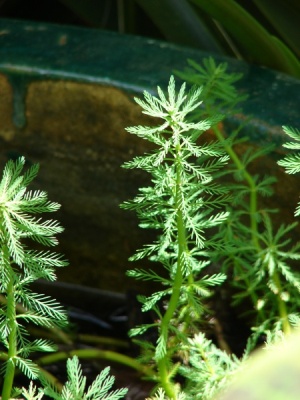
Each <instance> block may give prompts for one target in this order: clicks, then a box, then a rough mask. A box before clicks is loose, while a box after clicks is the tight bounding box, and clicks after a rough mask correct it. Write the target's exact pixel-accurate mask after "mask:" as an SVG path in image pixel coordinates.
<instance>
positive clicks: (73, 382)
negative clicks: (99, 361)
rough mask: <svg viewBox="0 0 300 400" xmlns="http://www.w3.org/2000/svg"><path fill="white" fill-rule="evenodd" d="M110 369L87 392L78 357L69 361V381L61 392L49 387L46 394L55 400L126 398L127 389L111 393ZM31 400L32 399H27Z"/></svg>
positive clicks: (113, 399) (100, 375)
mask: <svg viewBox="0 0 300 400" xmlns="http://www.w3.org/2000/svg"><path fill="white" fill-rule="evenodd" d="M109 371H110V368H109V367H106V368H105V369H104V370H103V371H101V373H100V374H99V375H98V376H97V377H96V379H95V380H94V381H93V382H92V384H91V385H90V386H89V387H88V388H87V390H86V378H85V377H84V376H83V375H82V369H81V366H80V364H79V360H78V358H77V357H76V356H74V357H73V358H70V359H68V361H67V374H68V380H67V382H66V383H65V385H64V386H63V389H62V391H61V392H58V391H57V390H56V389H55V388H52V387H51V386H47V384H45V386H46V388H45V389H44V393H45V394H46V395H47V396H49V397H51V398H52V399H54V400H118V399H122V398H124V396H125V394H126V393H127V389H117V390H114V391H110V389H111V388H112V386H113V384H114V381H115V379H114V377H113V376H110V375H109ZM27 400H30V399H27Z"/></svg>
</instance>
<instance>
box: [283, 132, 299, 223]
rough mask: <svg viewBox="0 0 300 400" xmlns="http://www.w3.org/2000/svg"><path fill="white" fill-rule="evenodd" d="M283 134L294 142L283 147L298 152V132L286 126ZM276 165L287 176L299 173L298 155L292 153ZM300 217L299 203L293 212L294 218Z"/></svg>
mask: <svg viewBox="0 0 300 400" xmlns="http://www.w3.org/2000/svg"><path fill="white" fill-rule="evenodd" d="M283 130H284V132H285V133H286V134H287V135H288V136H289V137H290V138H291V139H293V140H294V141H293V142H287V143H285V144H284V145H283V146H284V147H286V148H287V149H291V150H300V143H299V142H300V131H299V130H298V129H296V128H291V127H288V126H284V127H283ZM278 165H280V166H282V167H285V171H286V173H287V174H296V173H297V172H299V171H300V154H299V153H292V154H288V155H287V156H285V157H284V159H283V160H280V161H278ZM299 215H300V202H299V203H298V206H297V208H296V210H295V216H296V217H298V216H299Z"/></svg>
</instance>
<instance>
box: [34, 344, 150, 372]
mask: <svg viewBox="0 0 300 400" xmlns="http://www.w3.org/2000/svg"><path fill="white" fill-rule="evenodd" d="M74 356H77V357H78V358H84V359H101V360H109V361H114V362H117V363H120V364H123V365H126V366H127V367H130V368H132V369H135V370H136V371H138V372H141V373H143V374H144V375H145V376H147V377H149V378H152V377H153V375H154V373H153V370H152V369H151V368H150V367H147V366H144V365H143V364H141V363H140V362H139V361H138V360H136V359H134V358H132V357H128V356H126V355H124V354H119V353H117V352H115V351H110V350H99V349H75V350H70V351H60V352H56V353H53V354H49V355H47V356H43V357H41V358H39V359H38V360H36V361H35V362H36V363H37V364H38V365H39V366H43V365H48V364H53V363H55V362H58V361H63V360H67V359H68V358H70V357H74Z"/></svg>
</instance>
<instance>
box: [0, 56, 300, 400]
mask: <svg viewBox="0 0 300 400" xmlns="http://www.w3.org/2000/svg"><path fill="white" fill-rule="evenodd" d="M189 64H190V69H189V70H187V71H184V72H178V73H177V74H178V75H179V76H180V77H181V78H183V79H184V80H185V81H187V82H189V83H193V84H195V85H196V86H195V87H194V88H192V89H190V90H187V89H186V84H183V85H182V86H181V87H180V88H179V90H176V86H175V79H174V78H173V77H171V79H170V82H169V86H168V89H167V91H166V92H163V91H162V90H161V89H160V88H158V96H157V97H155V96H153V95H151V94H150V93H147V92H145V94H144V99H143V100H141V99H136V102H137V103H138V104H139V105H140V106H141V108H142V110H143V112H144V113H145V114H147V115H148V116H151V117H153V118H154V119H155V122H157V121H160V123H159V124H157V125H153V126H136V127H131V128H128V131H129V132H130V133H131V134H134V135H137V136H138V137H140V138H142V139H144V140H146V141H148V142H150V143H151V144H152V146H153V144H154V148H155V149H154V150H152V151H151V152H149V153H148V154H145V155H143V156H138V157H135V158H134V159H133V160H132V161H129V162H127V163H125V164H124V167H125V168H139V169H142V170H144V171H146V172H148V173H149V174H150V175H151V182H152V184H151V185H150V186H147V187H144V188H140V189H139V192H138V194H137V196H136V197H135V198H134V199H133V200H130V201H127V202H124V203H123V204H122V207H123V208H125V209H129V210H134V211H135V212H136V213H137V215H138V217H139V219H140V226H141V227H142V228H147V229H154V230H157V231H158V236H157V239H156V240H155V242H153V243H151V244H148V245H145V246H144V247H143V248H142V249H140V250H138V251H137V252H136V254H135V255H134V256H133V257H132V260H133V261H135V262H137V263H139V264H140V263H141V260H142V259H144V258H148V259H150V260H151V261H153V262H154V263H155V267H154V268H153V269H145V268H136V269H133V270H131V271H129V272H128V274H129V275H130V276H132V277H134V278H135V279H140V280H146V281H150V282H151V281H152V282H155V283H160V284H161V290H159V291H157V292H154V293H152V294H151V295H150V296H148V297H145V296H139V300H140V302H141V304H142V311H144V312H147V311H150V310H152V313H153V314H154V315H155V318H154V319H153V323H149V324H145V325H142V326H137V327H135V328H134V329H132V330H131V332H130V335H131V336H138V335H143V334H144V333H145V332H147V331H148V330H149V329H151V331H152V332H153V331H155V332H156V341H155V342H154V343H152V342H149V341H146V340H137V342H138V343H139V344H140V345H141V348H142V355H141V357H140V358H141V363H145V364H147V365H150V366H151V371H152V372H151V378H152V379H153V380H154V381H155V382H156V384H157V391H156V393H155V394H154V397H153V399H157V400H163V399H171V400H180V399H181V400H184V399H185V400H189V399H196V400H197V399H199V400H208V399H212V398H213V397H214V395H215V393H216V392H218V391H219V390H221V389H222V388H224V386H225V385H227V384H228V382H229V381H230V377H231V376H232V375H233V374H235V371H236V370H237V369H238V368H239V367H240V365H241V362H242V361H243V359H245V358H247V357H248V355H249V353H250V351H251V350H252V349H253V348H254V347H255V346H256V343H257V340H258V338H259V337H262V336H263V335H264V336H266V337H267V338H268V339H269V341H272V340H277V339H278V338H279V337H281V336H282V335H287V334H288V333H289V332H290V331H291V329H292V327H293V326H294V325H298V324H299V316H298V309H299V292H300V278H299V276H298V274H297V273H295V271H294V270H293V268H292V267H291V266H290V265H289V262H290V261H294V260H298V259H299V258H300V253H299V245H298V244H297V245H294V246H290V244H289V238H288V234H289V233H290V232H291V231H292V229H293V228H294V227H295V224H291V225H287V226H286V225H280V226H279V227H273V226H272V218H271V217H270V215H273V213H275V212H276V210H273V209H266V208H265V207H262V206H261V202H260V198H261V196H270V195H271V194H272V184H273V183H274V178H272V177H268V176H261V175H259V174H257V175H256V174H254V175H253V174H251V173H250V172H249V166H251V165H252V164H253V163H255V162H257V160H258V158H259V157H262V156H265V155H266V154H267V153H268V152H269V151H270V150H271V148H270V147H269V148H266V147H265V148H263V149H262V150H259V151H257V150H255V151H253V150H251V149H250V150H247V151H246V152H244V153H243V154H242V155H241V154H240V152H238V151H237V149H238V146H239V145H240V144H241V142H242V141H244V140H245V139H241V138H240V135H239V129H236V130H233V131H232V132H231V133H230V134H229V135H225V134H224V130H223V129H222V122H221V121H222V120H223V118H224V116H226V118H227V119H228V118H230V117H232V116H233V115H234V114H235V113H237V112H238V108H237V106H238V105H239V103H240V102H241V101H243V100H244V99H245V96H240V95H239V94H238V91H237V90H236V88H235V84H236V82H237V81H238V80H239V79H240V76H239V75H238V74H232V73H228V72H227V66H226V65H225V64H220V65H216V64H215V63H214V61H213V60H212V59H208V60H204V63H203V65H202V66H200V65H198V64H196V63H195V62H193V61H190V62H189ZM284 130H285V132H286V133H287V134H288V135H289V136H290V137H291V138H292V139H293V140H294V141H293V142H290V143H287V144H286V145H285V146H286V147H288V148H290V149H294V150H299V149H300V145H299V143H298V142H300V132H299V131H297V130H294V129H291V128H287V127H285V128H284ZM24 164H25V160H24V158H20V159H19V160H17V161H16V162H13V161H9V162H8V163H7V165H6V167H5V169H4V173H3V178H2V180H1V182H0V224H1V227H0V253H1V254H0V289H1V303H2V307H1V310H0V341H1V344H2V346H3V350H1V352H0V358H1V360H3V368H2V371H3V374H4V378H3V389H2V400H8V399H10V398H11V397H12V396H18V395H21V394H22V396H23V398H25V399H26V400H40V399H42V398H43V396H44V395H45V394H46V395H47V396H49V397H50V398H53V399H55V400H72V399H74V400H75V399H76V400H81V399H82V400H101V399H103V400H104V399H107V400H117V399H119V398H123V397H124V396H125V394H126V389H120V390H115V391H110V390H111V388H112V384H113V377H110V376H109V368H106V369H105V370H103V371H102V372H101V373H100V374H99V375H98V376H97V377H96V379H95V381H94V382H93V383H92V384H91V386H90V387H89V388H87V389H86V380H85V378H84V377H83V376H82V371H81V367H80V364H79V360H78V358H77V357H73V358H72V359H69V360H68V362H67V373H68V381H67V382H66V383H65V385H64V386H63V388H62V390H58V389H57V388H56V387H55V384H54V380H55V378H53V377H51V376H50V375H49V374H48V373H46V372H45V371H44V370H43V369H42V368H41V367H39V366H38V365H37V364H35V363H34V362H33V361H31V359H30V354H31V353H33V352H37V351H38V352H45V351H54V350H55V347H54V346H53V344H52V343H50V342H49V341H46V340H42V339H35V340H31V339H30V336H29V333H28V331H27V325H28V323H31V324H35V325H38V326H43V327H46V328H49V329H58V328H62V327H65V326H66V325H67V316H66V313H65V311H64V310H63V308H62V307H61V306H60V305H59V304H58V303H57V302H56V301H55V300H53V299H52V298H49V297H47V296H44V295H42V294H39V293H34V292H33V291H32V290H31V288H30V284H31V283H32V282H34V281H36V280H37V279H39V278H43V279H47V280H50V281H53V280H55V279H56V275H55V269H56V268H59V267H63V266H65V265H66V264H67V263H66V261H64V260H63V258H62V257H61V256H60V255H59V254H57V253H54V252H52V251H49V250H46V251H45V250H43V247H45V246H54V245H56V243H57V240H56V237H55V235H56V234H57V233H59V232H61V231H62V228H61V226H60V225H59V224H58V223H57V222H56V221H54V220H51V219H49V220H43V219H42V218H39V217H36V214H43V213H49V212H53V211H56V210H57V209H58V208H59V205H58V204H57V203H53V202H50V201H49V200H48V199H47V194H46V193H45V192H42V191H28V190H27V187H28V185H29V184H30V183H31V181H32V180H33V179H34V178H35V176H36V174H37V172H38V166H36V165H34V166H32V167H31V168H29V169H27V170H26V171H25V173H24V174H23V175H22V170H23V167H24ZM279 164H280V165H281V166H283V167H285V168H286V170H287V172H288V173H296V172H299V171H300V159H299V156H298V155H297V154H292V155H288V156H287V157H286V158H284V159H283V160H281V161H280V162H279ZM299 214H300V205H299V206H298V208H297V210H296V215H299ZM31 241H34V242H36V245H35V246H34V249H31V247H29V246H30V243H31ZM221 265H222V267H221ZM214 271H215V272H214ZM227 276H229V277H230V279H229V280H228V284H230V285H232V288H233V291H234V293H235V297H234V299H233V304H232V307H234V306H235V305H236V304H239V303H243V301H244V300H245V299H246V300H247V301H248V302H249V301H250V302H251V303H252V306H251V310H250V311H251V312H250V313H249V316H248V318H249V321H251V322H250V323H251V326H250V327H251V328H252V330H253V334H252V335H251V336H250V337H249V340H248V344H247V346H246V347H245V354H244V356H243V357H242V359H238V358H237V357H236V356H235V355H234V354H232V352H231V350H230V346H229V345H228V343H226V341H225V340H224V338H223V337H222V335H221V336H219V337H215V339H219V340H214V341H213V340H212V337H209V336H208V335H207V334H206V332H209V331H211V328H210V326H209V323H208V322H209V321H210V316H211V315H212V314H211V313H212V311H211V310H210V309H209V298H210V296H211V295H212V294H213V293H215V292H216V290H217V288H218V287H219V286H220V285H222V284H223V283H224V281H225V280H226V277H227ZM141 337H143V336H141ZM140 365H142V364H140ZM17 370H20V371H21V372H22V373H24V374H25V375H26V376H27V377H28V378H29V379H30V380H39V381H40V383H41V385H40V387H39V388H37V387H35V386H34V385H33V383H30V386H29V388H27V389H25V388H23V389H15V388H13V384H14V377H15V374H16V371H17ZM148 372H149V370H148ZM148 376H149V373H148ZM180 376H181V377H180ZM179 377H180V378H179ZM179 382H181V383H179ZM182 382H183V383H182Z"/></svg>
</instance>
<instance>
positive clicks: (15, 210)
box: [0, 157, 67, 400]
mask: <svg viewBox="0 0 300 400" xmlns="http://www.w3.org/2000/svg"><path fill="white" fill-rule="evenodd" d="M24 164H25V159H24V158H23V157H22V158H20V159H18V160H17V161H16V162H13V161H9V162H8V163H7V164H6V166H5V169H4V172H3V178H2V180H1V182H0V291H1V293H2V303H3V307H2V308H1V309H0V339H1V343H2V344H3V345H4V346H5V348H6V350H7V353H5V352H3V353H2V354H1V355H2V357H3V358H6V363H5V368H4V383H3V389H2V400H8V399H9V398H11V397H12V387H13V381H14V375H15V369H16V368H18V369H20V370H21V371H22V372H23V373H24V374H25V375H27V376H28V377H29V378H30V379H36V378H37V377H38V376H39V369H38V367H37V366H36V365H35V364H34V363H33V362H32V361H31V360H30V358H29V355H30V353H31V352H35V351H52V350H53V346H52V345H51V343H49V342H48V341H46V340H42V339H36V340H33V341H30V340H29V338H28V333H27V330H26V328H25V326H24V323H25V324H26V323H28V322H31V323H33V324H36V325H40V326H45V327H55V326H56V327H57V326H58V327H61V326H64V325H65V324H66V323H67V319H66V313H65V312H64V311H63V309H62V308H61V307H60V305H59V304H58V303H57V302H56V301H55V300H53V299H51V298H49V297H47V296H44V295H41V294H38V293H34V292H32V291H31V289H30V287H29V285H30V283H32V282H34V281H35V280H36V279H38V278H44V279H47V280H50V281H53V280H55V278H56V276H55V273H54V270H55V268H56V267H62V266H64V265H66V262H65V261H64V260H63V259H62V257H61V256H60V255H59V254H56V253H53V252H50V251H44V250H32V249H30V248H29V247H28V245H29V244H30V240H33V241H35V242H37V243H38V244H39V245H42V246H53V245H55V244H56V243H57V240H56V238H55V235H56V234H57V233H59V232H61V231H62V228H61V226H60V225H59V224H58V223H57V222H56V221H54V220H50V219H49V220H44V221H42V219H41V218H37V217H35V215H36V214H41V213H45V212H47V213H48V212H53V211H56V210H57V209H58V208H59V207H60V206H59V204H57V203H53V202H50V201H48V199H47V194H46V193H45V192H43V191H28V190H27V186H28V184H29V183H30V182H31V181H32V180H33V179H34V178H35V176H36V174H37V172H38V165H33V166H32V167H31V168H29V169H28V170H27V171H26V172H25V173H24V174H23V175H22V174H21V173H22V170H23V167H24ZM39 245H38V246H39ZM18 305H20V306H21V307H22V308H21V309H22V311H21V312H17V306H18Z"/></svg>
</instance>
